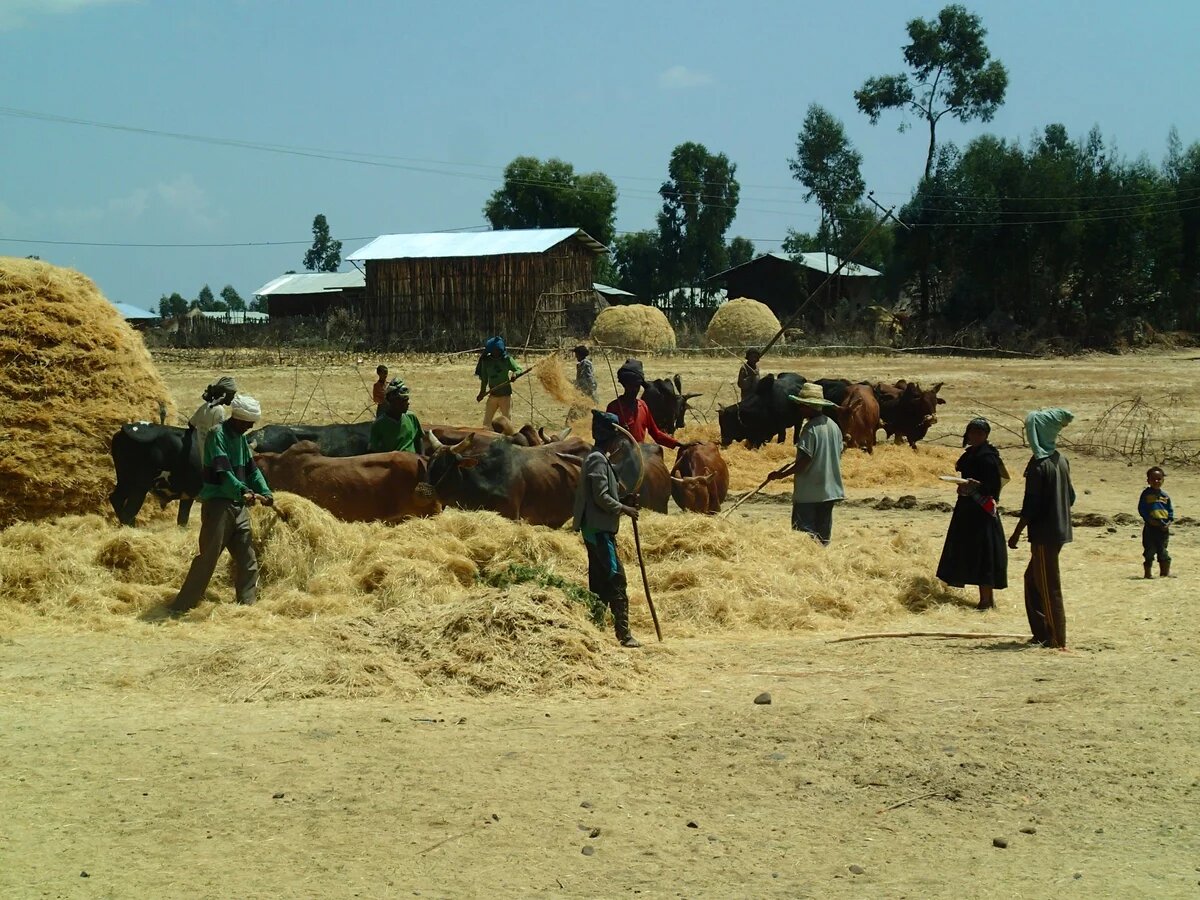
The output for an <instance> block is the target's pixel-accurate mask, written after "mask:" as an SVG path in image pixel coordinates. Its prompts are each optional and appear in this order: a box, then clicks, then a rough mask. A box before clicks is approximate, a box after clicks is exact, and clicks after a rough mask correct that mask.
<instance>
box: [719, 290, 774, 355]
mask: <svg viewBox="0 0 1200 900" xmlns="http://www.w3.org/2000/svg"><path fill="white" fill-rule="evenodd" d="M778 332H779V319H777V318H776V317H775V313H773V312H771V308H770V307H769V306H767V305H766V304H765V303H759V302H758V301H757V300H748V299H746V298H745V297H739V298H738V299H736V300H730V301H728V302H726V303H722V304H721V305H720V306H719V307H717V311H716V312H715V313H714V314H713V317H712V320H711V321H710V322H709V323H708V331H707V332H706V336H707V338H708V340H709V341H710V342H711V343H714V344H716V345H718V346H720V347H736V348H737V349H739V350H740V349H741V348H743V347H761V346H762V345H763V344H765V343H766V342H767V341H769V340H771V338H773V337H775V335H776V334H777V333H778Z"/></svg>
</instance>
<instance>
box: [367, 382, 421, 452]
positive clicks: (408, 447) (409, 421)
mask: <svg viewBox="0 0 1200 900" xmlns="http://www.w3.org/2000/svg"><path fill="white" fill-rule="evenodd" d="M410 397H411V395H410V394H409V392H408V385H406V384H405V383H404V382H403V381H401V380H400V379H398V378H397V379H394V380H393V381H392V383H391V384H389V385H388V389H387V391H386V393H385V394H384V401H383V412H381V413H380V414H379V415H378V416H376V418H375V424H374V425H372V426H371V436H370V437H369V438H368V439H367V450H368V451H370V452H371V453H390V452H392V451H393V450H400V451H401V452H403V453H420V452H421V451H422V443H421V423H420V422H419V421H418V420H417V417H416V416H414V415H413V414H412V413H410V412H409V411H408V403H409V399H410Z"/></svg>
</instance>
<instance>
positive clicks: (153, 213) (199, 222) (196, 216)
mask: <svg viewBox="0 0 1200 900" xmlns="http://www.w3.org/2000/svg"><path fill="white" fill-rule="evenodd" d="M164 214H165V215H166V216H168V217H171V218H174V219H176V220H179V221H183V222H185V223H187V224H189V225H195V226H198V227H201V228H210V227H212V226H213V225H215V224H217V222H218V220H219V219H220V214H219V211H216V210H214V209H213V206H212V201H211V200H209V198H208V195H207V194H206V193H205V192H204V189H203V188H202V187H200V185H199V184H197V183H196V179H194V178H193V177H192V176H191V175H187V174H184V175H180V176H178V177H176V178H173V179H171V180H170V181H159V182H157V183H156V184H153V185H150V186H149V187H139V188H135V189H134V190H132V191H130V192H129V193H128V194H124V195H122V196H120V197H112V198H110V199H108V200H106V201H104V202H103V203H98V204H93V205H91V206H80V207H65V208H60V209H56V210H52V211H50V212H48V213H46V214H45V215H44V216H41V217H38V216H35V218H44V219H46V220H48V221H50V222H52V223H54V224H56V225H64V226H69V227H73V226H80V225H92V224H96V223H100V222H121V223H133V222H137V221H139V220H141V219H143V218H153V219H156V220H158V219H162V218H163V217H164Z"/></svg>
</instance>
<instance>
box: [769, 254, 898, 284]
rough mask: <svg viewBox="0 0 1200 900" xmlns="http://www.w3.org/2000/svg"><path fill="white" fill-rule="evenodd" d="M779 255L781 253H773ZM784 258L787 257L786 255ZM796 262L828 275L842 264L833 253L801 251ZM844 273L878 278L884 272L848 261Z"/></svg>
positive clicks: (852, 276) (855, 276)
mask: <svg viewBox="0 0 1200 900" xmlns="http://www.w3.org/2000/svg"><path fill="white" fill-rule="evenodd" d="M772 255H773V256H778V255H779V254H772ZM784 259H787V257H786V256H785V257H784ZM796 262H799V263H801V264H802V265H804V266H805V267H807V268H809V269H816V270H817V271H818V272H824V273H825V274H826V275H828V274H829V273H831V272H833V270H834V269H836V268H837V267H838V266H839V265H840V264H841V262H842V261H841V259H839V258H838V257H836V256H834V255H833V254H832V253H801V254H799V256H797V258H796ZM841 274H842V275H847V276H849V277H851V278H878V277H880V276H881V275H882V274H883V273H882V272H876V271H875V270H874V269H869V268H867V267H866V266H860V265H859V264H858V263H853V262H848V263H846V265H844V266H842V271H841Z"/></svg>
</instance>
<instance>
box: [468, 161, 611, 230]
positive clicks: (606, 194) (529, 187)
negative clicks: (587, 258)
mask: <svg viewBox="0 0 1200 900" xmlns="http://www.w3.org/2000/svg"><path fill="white" fill-rule="evenodd" d="M616 210H617V186H616V185H615V184H613V182H612V179H610V178H609V177H608V176H607V175H605V174H603V173H602V172H590V173H587V174H578V173H576V172H575V167H574V166H572V165H571V164H570V163H568V162H563V161H562V160H561V159H548V160H546V161H545V162H543V161H542V160H540V159H538V158H536V157H533V156H518V157H517V158H516V159H514V160H513V161H512V162H510V163H509V164H508V165H507V166H506V167H505V169H504V185H503V186H502V187H500V188H499V189H498V190H497V191H496V192H495V193H494V194H492V196H491V197H489V198H488V201H487V203H486V204H485V205H484V207H483V214H484V216H485V217H486V218H487V220H488V221H489V222H490V223H491V225H492V227H493V228H496V229H503V228H582V229H583V230H584V231H586V232H587V233H588V234H590V235H591V236H592V237H594V238H595V239H596V240H598V241H599V242H600V243H602V244H605V245H606V246H607V245H609V244H611V243H612V240H613V235H614V233H615V228H616V225H615V223H616Z"/></svg>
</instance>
